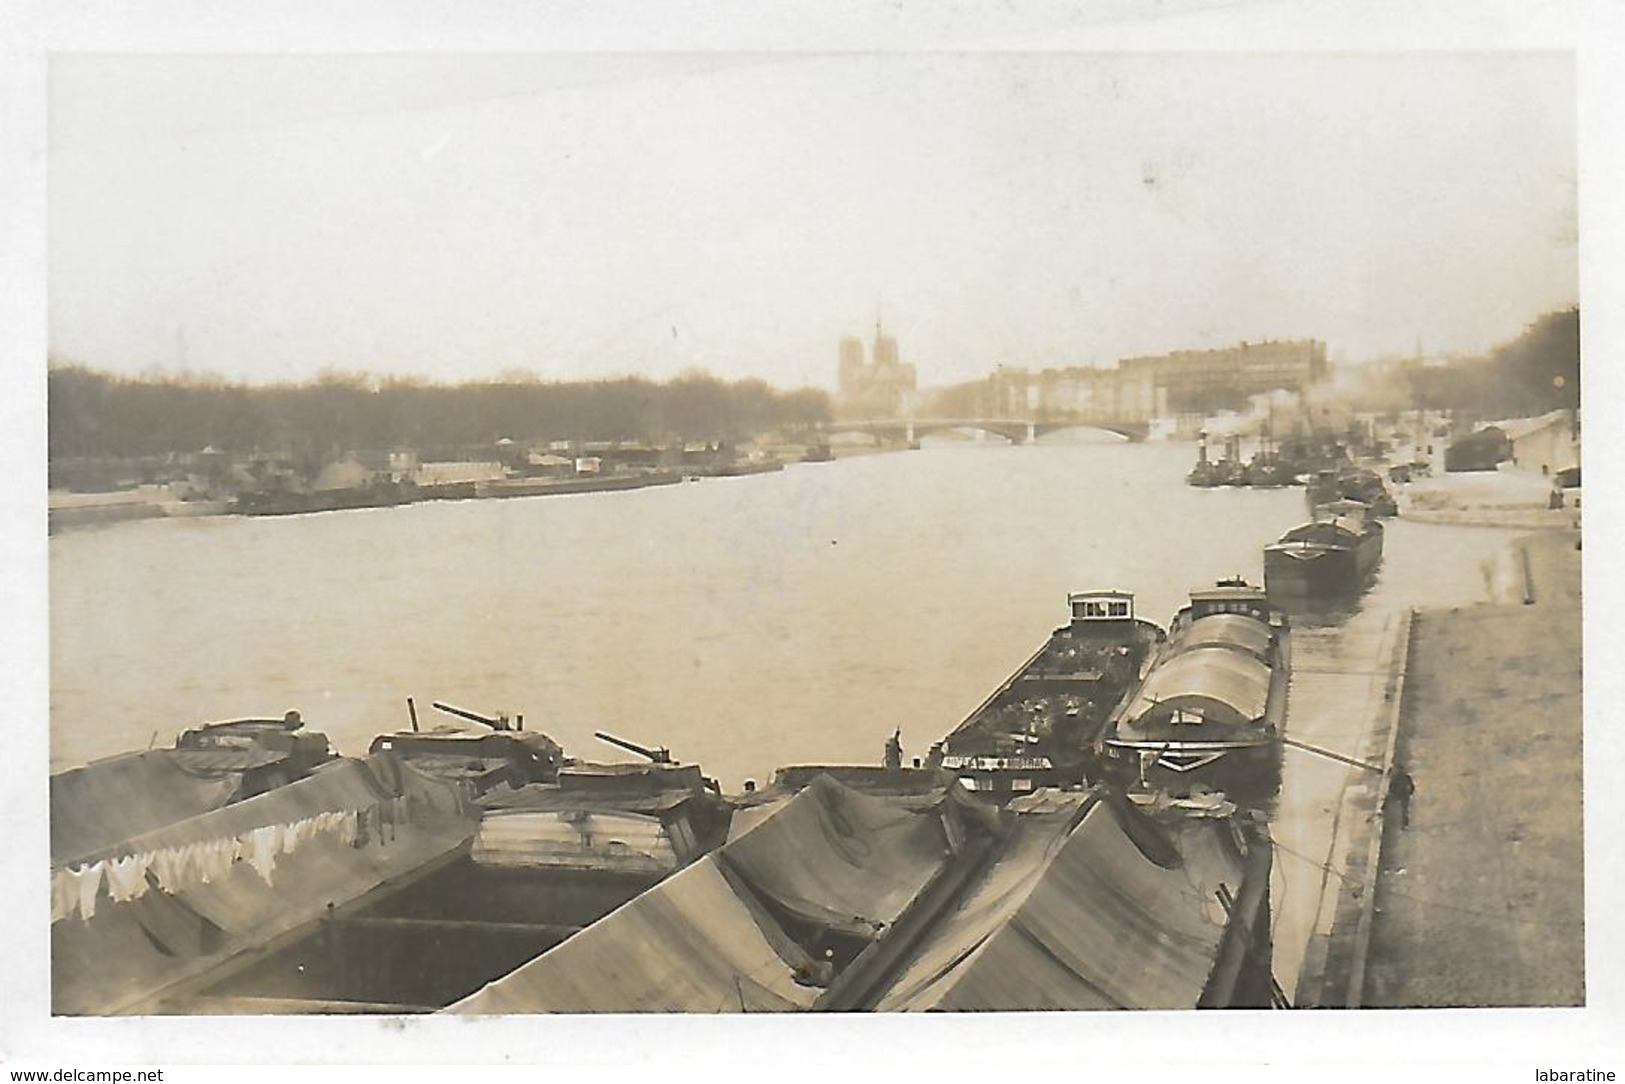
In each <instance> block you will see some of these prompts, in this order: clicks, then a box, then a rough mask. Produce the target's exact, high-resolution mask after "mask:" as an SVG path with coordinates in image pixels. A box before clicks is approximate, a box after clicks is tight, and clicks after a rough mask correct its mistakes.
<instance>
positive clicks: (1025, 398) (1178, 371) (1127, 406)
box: [958, 339, 1326, 431]
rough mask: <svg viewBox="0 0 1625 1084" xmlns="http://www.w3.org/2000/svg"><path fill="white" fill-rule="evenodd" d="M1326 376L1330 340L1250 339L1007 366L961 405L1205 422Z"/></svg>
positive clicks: (1000, 412)
mask: <svg viewBox="0 0 1625 1084" xmlns="http://www.w3.org/2000/svg"><path fill="white" fill-rule="evenodd" d="M1325 377H1326V344H1325V343H1323V342H1321V341H1319V340H1317V339H1299V340H1291V341H1284V342H1260V343H1248V342H1244V343H1241V344H1240V345H1238V346H1232V347H1226V348H1224V349H1222V350H1181V351H1177V352H1175V353H1172V354H1162V355H1158V356H1156V357H1136V358H1125V359H1124V360H1122V361H1120V362H1118V364H1117V365H1116V366H1115V367H1113V368H1105V367H1094V366H1073V367H1068V368H1053V369H1043V370H1040V371H1037V372H1034V371H1031V370H1027V369H1015V368H1006V367H1004V366H1000V367H999V368H998V370H997V371H995V372H994V373H993V375H992V376H990V377H988V378H987V380H986V381H985V382H984V383H983V385H982V386H981V387H980V388H978V389H977V390H976V392H975V397H976V400H977V401H976V402H975V403H974V404H969V403H961V404H960V405H959V407H958V409H959V410H961V411H965V410H969V411H972V412H974V413H977V414H985V415H988V416H999V417H1032V416H1039V417H1044V416H1047V417H1051V418H1064V419H1075V420H1078V421H1097V422H1107V421H1112V422H1149V421H1151V420H1153V419H1188V420H1190V421H1192V422H1193V424H1197V425H1199V424H1200V419H1202V418H1205V417H1209V416H1212V415H1214V414H1218V413H1221V412H1223V411H1238V412H1239V411H1245V410H1246V409H1247V406H1248V400H1249V399H1250V398H1251V397H1252V396H1255V395H1260V394H1263V393H1266V392H1272V391H1276V390H1278V389H1286V390H1287V391H1302V390H1304V389H1305V388H1308V387H1309V386H1311V385H1313V384H1316V383H1318V382H1320V381H1322V380H1324V379H1325ZM1193 431H1194V430H1193Z"/></svg>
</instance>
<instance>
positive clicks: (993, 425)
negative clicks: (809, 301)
mask: <svg viewBox="0 0 1625 1084" xmlns="http://www.w3.org/2000/svg"><path fill="white" fill-rule="evenodd" d="M966 429H979V430H981V431H983V432H985V433H994V434H996V435H998V436H1001V437H1004V438H1005V439H1006V440H1008V441H1010V442H1011V443H1012V444H1029V443H1031V442H1032V441H1034V440H1037V439H1038V438H1039V437H1041V436H1044V435H1045V434H1046V433H1056V432H1059V431H1061V430H1063V429H1099V430H1103V431H1105V432H1108V433H1116V434H1117V435H1119V436H1121V437H1123V438H1125V439H1127V440H1131V441H1142V440H1144V439H1145V438H1146V434H1147V432H1148V431H1149V429H1150V426H1149V425H1148V424H1147V423H1146V422H1141V421H1115V420H1106V421H1100V420H1096V419H1082V418H1045V419H1042V420H1039V419H1036V418H895V419H892V418H887V419H878V418H877V419H872V420H865V421H838V422H830V423H829V424H828V425H826V426H825V427H824V432H825V434H826V435H834V434H837V433H867V434H869V435H870V436H873V437H875V438H876V439H878V440H880V441H881V442H883V443H888V444H912V443H913V442H914V441H916V440H919V439H920V438H921V437H925V436H930V435H931V434H932V433H942V432H947V431H949V430H966Z"/></svg>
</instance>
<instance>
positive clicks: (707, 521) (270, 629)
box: [50, 442, 1507, 787]
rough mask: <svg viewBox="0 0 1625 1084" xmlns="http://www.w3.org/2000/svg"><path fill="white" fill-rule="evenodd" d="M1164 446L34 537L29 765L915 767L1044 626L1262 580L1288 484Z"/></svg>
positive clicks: (1396, 546) (1296, 496) (835, 466)
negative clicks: (37, 748) (476, 731)
mask: <svg viewBox="0 0 1625 1084" xmlns="http://www.w3.org/2000/svg"><path fill="white" fill-rule="evenodd" d="M1191 457H1192V453H1191V449H1190V447H1189V446H1186V445H1165V444H1164V445H1159V444H1142V445H1133V444H1119V443H1111V444H1098V443H1096V444H1043V443H1040V444H1036V445H1027V446H1016V447H1013V446H1008V445H1003V444H996V443H991V442H989V443H971V444H954V445H942V446H928V447H927V448H925V449H924V450H921V451H917V452H912V453H898V454H889V455H873V456H865V457H858V458H851V459H842V460H839V461H837V462H834V463H822V464H799V465H795V466H792V467H790V468H788V469H786V470H785V471H783V472H782V473H774V474H764V475H753V476H749V477H744V478H733V479H707V480H705V481H702V482H698V483H689V484H684V485H679V486H667V487H662V488H656V489H648V490H639V491H634V492H629V493H603V494H584V495H579V496H561V497H538V498H522V499H512V500H485V501H464V502H435V503H427V504H419V505H412V506H407V507H402V508H384V509H366V510H356V511H348V512H332V513H323V514H317V515H308V516H295V517H282V518H239V517H233V516H226V517H218V518H212V519H190V520H187V519H176V520H148V521H140V522H132V523H122V524H112V525H108V526H105V527H98V528H87V529H82V530H78V531H70V532H66V533H62V534H59V535H56V536H53V537H52V538H51V540H50V574H51V596H50V597H51V710H52V728H51V768H52V770H53V771H57V770H61V769H63V768H66V767H71V766H73V765H75V764H79V763H83V762H85V761H87V760H89V759H92V758H95V757H100V756H105V755H108V754H112V753H116V752H120V751H123V750H126V749H130V748H140V747H145V746H146V745H148V744H149V743H150V742H151V741H152V740H153V737H154V735H156V736H157V740H158V742H159V743H160V744H167V743H168V742H169V741H170V740H171V739H172V738H173V737H174V736H175V734H176V733H177V732H178V731H179V730H181V729H182V728H184V727H187V726H191V725H194V724H196V723H197V722H199V721H203V720H210V719H224V718H230V717H235V716H249V715H258V716H265V715H276V716H280V715H281V714H282V713H283V712H284V711H285V710H287V709H289V708H297V709H299V710H300V711H301V712H302V713H303V714H304V716H305V718H306V720H307V721H308V724H309V725H310V726H311V727H312V728H313V729H319V730H323V731H325V732H326V733H327V734H328V735H329V736H330V737H331V738H332V740H333V742H334V744H335V746H336V747H337V748H338V749H339V751H340V752H343V753H350V754H357V753H362V752H365V749H366V746H367V744H368V742H369V741H370V739H371V738H372V737H373V735H375V734H377V733H380V732H382V731H386V730H393V729H397V728H401V727H404V726H405V725H406V724H407V715H406V707H405V698H406V697H408V696H412V697H415V698H416V699H417V702H418V704H419V706H420V712H423V713H425V714H427V715H429V716H433V717H436V718H439V717H438V716H437V713H434V712H432V711H430V710H429V709H428V708H427V704H428V701H430V700H431V699H439V700H443V701H449V702H451V703H453V704H458V705H462V706H466V707H469V708H473V709H476V710H481V711H489V712H495V711H506V712H509V713H523V714H524V715H525V719H526V725H527V727H531V728H541V729H545V730H546V731H548V732H549V733H550V734H552V735H553V736H554V737H556V738H557V739H559V740H560V741H561V742H562V743H563V744H564V745H565V747H566V749H567V750H568V751H569V752H571V753H572V754H574V755H577V756H586V757H592V758H596V759H620V754H619V753H618V751H617V750H615V749H613V748H611V747H609V746H607V745H604V744H603V743H600V742H597V741H595V740H594V739H593V737H592V732H593V731H594V730H595V729H602V730H608V731H611V732H613V733H616V734H620V735H624V736H627V737H630V738H633V739H636V740H640V741H643V742H645V743H648V744H663V745H668V746H670V747H671V748H672V750H673V751H674V753H675V754H676V755H677V756H678V757H679V758H681V759H684V760H688V761H693V762H698V763H700V764H702V765H703V766H704V767H705V768H706V770H707V771H708V772H709V773H711V774H713V775H716V776H717V777H719V778H720V779H722V780H723V782H724V783H725V785H728V786H730V787H737V786H738V785H739V784H740V783H741V782H742V781H743V780H744V779H745V778H747V777H749V778H758V779H765V778H766V777H767V776H768V775H769V774H770V773H771V771H772V769H773V768H775V767H777V766H780V765H785V764H794V763H809V762H863V763H871V762H875V763H877V762H878V761H879V758H880V755H881V749H882V745H883V743H884V741H885V739H886V737H887V736H888V735H889V734H890V732H891V730H892V728H894V727H901V728H902V731H903V740H904V745H905V749H906V750H907V751H908V752H909V753H910V754H911V755H913V754H923V753H924V751H925V748H926V746H927V745H928V744H929V743H930V742H931V741H933V740H935V739H936V738H938V737H940V736H941V735H942V734H944V733H946V732H947V731H948V730H949V729H951V728H952V727H953V726H954V724H956V723H957V722H958V721H959V720H960V719H961V718H963V717H964V716H965V715H966V714H968V713H969V712H970V711H971V710H972V709H974V708H975V707H976V705H977V704H978V703H979V702H980V701H981V700H982V699H983V698H984V697H985V696H986V695H987V694H988V693H989V692H991V691H992V690H993V688H994V687H995V686H996V685H997V684H998V682H999V681H1001V680H1002V679H1003V678H1004V677H1005V676H1007V675H1008V674H1009V672H1010V671H1011V670H1013V669H1014V668H1015V667H1016V666H1017V665H1019V664H1020V663H1021V662H1023V661H1024V660H1025V659H1026V658H1027V656H1028V655H1029V654H1030V653H1031V652H1032V651H1033V650H1034V649H1036V647H1037V646H1038V645H1039V643H1041V642H1042V641H1043V639H1044V637H1045V636H1046V635H1047V634H1048V632H1049V631H1050V629H1051V628H1053V627H1054V626H1056V625H1058V624H1060V623H1062V622H1063V621H1064V620H1065V617H1066V597H1065V596H1066V593H1067V592H1068V591H1069V590H1077V589H1082V588H1093V587H1109V586H1115V587H1123V588H1126V589H1129V590H1132V591H1134V592H1136V593H1137V596H1138V606H1139V612H1140V614H1141V615H1142V616H1145V617H1149V618H1151V619H1152V620H1155V621H1158V622H1166V620H1167V619H1168V617H1169V616H1170V615H1171V614H1172V613H1173V611H1174V609H1175V608H1176V606H1177V605H1178V603H1179V602H1180V600H1181V598H1182V595H1183V593H1184V592H1185V591H1186V590H1188V589H1189V588H1191V587H1193V586H1197V585H1201V584H1204V583H1206V582H1210V581H1212V580H1213V579H1215V578H1217V577H1220V576H1224V575H1228V574H1234V573H1240V574H1242V575H1245V576H1248V577H1249V578H1251V579H1252V580H1254V582H1258V580H1259V578H1260V577H1261V575H1262V558H1261V553H1260V549H1261V547H1262V546H1263V545H1264V544H1265V543H1267V542H1269V541H1271V540H1273V539H1274V538H1275V537H1276V536H1277V535H1279V534H1280V532H1281V531H1282V530H1284V529H1285V528H1287V527H1288V526H1291V525H1292V524H1293V523H1295V522H1297V521H1298V520H1300V519H1301V518H1302V513H1303V497H1302V491H1301V490H1298V489H1285V490H1273V491H1268V490H1259V491H1252V490H1196V489H1190V488H1187V487H1186V486H1184V485H1183V484H1182V481H1181V480H1182V476H1183V474H1184V472H1185V470H1186V469H1187V468H1188V467H1189V463H1190V460H1191ZM1506 537H1507V535H1506V534H1505V533H1503V532H1500V531H1494V530H1485V529H1474V528H1449V527H1438V526H1429V527H1412V526H1411V525H1408V524H1406V523H1404V522H1403V521H1397V522H1395V523H1394V524H1392V525H1391V528H1390V531H1389V538H1388V546H1387V558H1386V560H1385V562H1384V565H1383V570H1382V575H1381V580H1380V581H1379V583H1378V584H1377V586H1376V588H1375V590H1374V591H1373V592H1372V594H1371V595H1370V596H1369V597H1368V599H1367V601H1366V609H1367V610H1368V611H1369V610H1384V609H1389V608H1393V607H1396V606H1400V605H1410V604H1416V603H1418V602H1423V603H1433V602H1452V601H1467V600H1475V599H1478V598H1481V597H1482V595H1483V591H1484V581H1483V576H1482V573H1481V570H1480V565H1481V564H1482V562H1483V560H1484V559H1485V558H1486V557H1487V556H1488V555H1491V554H1493V553H1494V552H1495V551H1496V550H1498V549H1499V548H1500V547H1501V546H1503V545H1504V543H1505V539H1506Z"/></svg>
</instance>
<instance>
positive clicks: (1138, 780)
mask: <svg viewBox="0 0 1625 1084" xmlns="http://www.w3.org/2000/svg"><path fill="white" fill-rule="evenodd" d="M1290 668H1291V654H1290V635H1289V627H1288V624H1287V620H1286V617H1285V615H1284V614H1283V613H1282V612H1281V611H1280V610H1279V609H1277V608H1276V607H1275V606H1273V605H1272V604H1271V602H1270V600H1269V598H1268V596H1267V595H1266V594H1265V592H1264V591H1263V590H1261V589H1260V588H1258V587H1255V586H1252V585H1250V584H1248V583H1247V582H1246V581H1245V580H1242V579H1239V578H1236V579H1227V580H1220V581H1219V582H1218V584H1217V585H1216V586H1214V587H1212V588H1209V589H1207V590H1201V591H1193V592H1191V596H1190V603H1189V604H1188V605H1186V606H1185V607H1184V608H1182V609H1181V610H1180V611H1179V612H1178V613H1177V614H1175V615H1174V619H1173V622H1172V623H1171V624H1170V625H1169V628H1168V640H1167V643H1166V644H1165V645H1164V646H1163V648H1162V650H1161V651H1160V652H1158V654H1157V658H1156V660H1155V662H1154V664H1153V666H1152V667H1151V669H1150V672H1149V673H1148V674H1147V675H1146V678H1145V681H1144V682H1143V683H1142V684H1141V685H1140V686H1139V687H1138V689H1137V690H1135V691H1134V692H1133V694H1132V695H1131V696H1129V697H1127V698H1126V700H1125V703H1124V705H1123V707H1122V708H1121V709H1120V710H1119V711H1117V712H1116V713H1114V714H1113V716H1112V718H1111V719H1110V721H1109V722H1108V724H1107V727H1106V730H1105V733H1104V736H1103V737H1102V739H1101V742H1100V756H1101V762H1102V768H1103V770H1104V771H1105V773H1106V775H1107V778H1108V779H1109V780H1111V781H1113V782H1115V783H1116V784H1117V785H1118V786H1120V787H1122V788H1123V789H1124V790H1125V791H1127V792H1128V793H1129V794H1130V796H1131V797H1133V796H1136V795H1139V796H1142V797H1143V796H1146V795H1156V796H1159V798H1160V799H1161V800H1165V801H1166V800H1171V801H1176V802H1184V803H1187V804H1194V805H1198V806H1200V805H1203V804H1214V805H1217V804H1218V803H1219V802H1221V801H1227V802H1230V803H1232V804H1234V805H1239V806H1242V807H1247V808H1260V807H1262V805H1263V804H1264V803H1266V802H1267V801H1269V799H1270V798H1271V797H1272V796H1273V795H1274V794H1275V792H1276V790H1277V789H1278V788H1279V786H1280V766H1281V740H1280V737H1281V734H1282V733H1283V731H1284V729H1285V724H1286V706H1287V683H1288V678H1289V676H1290ZM1221 796H1222V797H1221Z"/></svg>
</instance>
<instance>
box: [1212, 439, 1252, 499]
mask: <svg viewBox="0 0 1625 1084" xmlns="http://www.w3.org/2000/svg"><path fill="white" fill-rule="evenodd" d="M1213 469H1214V473H1215V475H1216V477H1217V479H1218V480H1217V481H1216V482H1214V485H1221V486H1244V485H1246V484H1247V464H1245V463H1243V462H1242V461H1241V437H1239V436H1236V435H1234V434H1232V435H1231V436H1228V437H1225V438H1224V458H1223V459H1221V460H1219V462H1218V463H1217V464H1216V465H1215V466H1214V468H1213Z"/></svg>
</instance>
